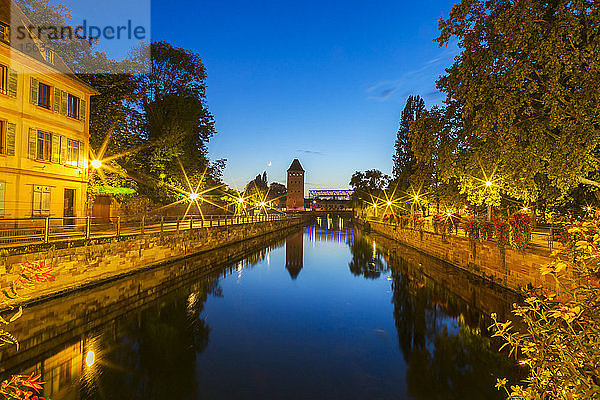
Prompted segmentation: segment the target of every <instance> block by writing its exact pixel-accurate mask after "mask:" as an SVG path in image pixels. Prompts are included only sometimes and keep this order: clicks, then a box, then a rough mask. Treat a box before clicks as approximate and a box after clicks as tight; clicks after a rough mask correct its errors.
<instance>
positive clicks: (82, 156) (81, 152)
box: [77, 142, 85, 168]
mask: <svg viewBox="0 0 600 400" xmlns="http://www.w3.org/2000/svg"><path fill="white" fill-rule="evenodd" d="M77 147H79V162H78V163H77V164H78V165H79V168H85V165H84V164H83V163H84V162H85V159H84V158H85V157H84V155H83V152H84V150H85V143H83V142H79V146H77Z"/></svg>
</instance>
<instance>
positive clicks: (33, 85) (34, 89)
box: [29, 77, 40, 104]
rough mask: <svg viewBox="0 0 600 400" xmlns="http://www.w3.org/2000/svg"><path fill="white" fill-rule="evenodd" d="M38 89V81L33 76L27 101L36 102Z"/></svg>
mask: <svg viewBox="0 0 600 400" xmlns="http://www.w3.org/2000/svg"><path fill="white" fill-rule="evenodd" d="M39 90H40V82H39V81H38V80H37V79H35V78H34V77H31V96H30V98H29V101H31V104H37V103H38V91H39Z"/></svg>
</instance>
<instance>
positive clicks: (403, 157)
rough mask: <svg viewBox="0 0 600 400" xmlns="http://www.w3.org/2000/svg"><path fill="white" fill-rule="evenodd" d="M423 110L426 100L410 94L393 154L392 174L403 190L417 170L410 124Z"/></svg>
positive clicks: (403, 111)
mask: <svg viewBox="0 0 600 400" xmlns="http://www.w3.org/2000/svg"><path fill="white" fill-rule="evenodd" d="M423 111H425V101H424V100H423V99H422V98H421V97H420V96H412V95H411V96H408V99H407V100H406V105H405V106H404V110H402V116H401V117H400V127H399V128H398V133H397V134H396V143H395V145H394V146H395V149H396V152H395V153H394V156H393V162H394V167H393V169H392V176H393V178H394V180H395V181H396V182H397V185H398V187H399V188H400V189H401V190H405V189H406V188H407V187H408V186H409V184H408V181H409V178H410V176H411V175H412V174H413V173H414V172H415V164H416V159H415V156H414V153H413V150H412V142H411V139H410V126H411V124H412V123H413V121H415V120H416V119H418V118H419V117H420V116H421V114H422V113H423Z"/></svg>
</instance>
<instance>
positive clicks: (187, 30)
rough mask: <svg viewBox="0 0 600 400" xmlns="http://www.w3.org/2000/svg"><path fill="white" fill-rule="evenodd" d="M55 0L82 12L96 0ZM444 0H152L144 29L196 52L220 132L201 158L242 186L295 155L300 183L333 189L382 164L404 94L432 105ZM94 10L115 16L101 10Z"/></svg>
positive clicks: (277, 171)
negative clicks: (223, 163)
mask: <svg viewBox="0 0 600 400" xmlns="http://www.w3.org/2000/svg"><path fill="white" fill-rule="evenodd" d="M113 1H114V0H113ZM63 2H64V3H66V4H67V5H69V6H70V7H71V8H73V9H78V10H79V9H81V10H83V11H81V12H82V13H86V12H90V11H89V8H88V7H91V5H88V4H94V3H95V4H100V3H102V4H105V3H103V2H89V3H88V2H87V1H86V2H83V1H81V0H64V1H63ZM140 2H142V0H132V1H130V2H128V1H125V2H121V3H120V4H124V3H128V5H127V6H126V8H125V10H126V11H121V12H120V13H119V14H120V16H121V17H122V16H125V15H124V14H126V13H129V14H128V15H130V16H132V17H133V18H135V17H136V11H135V10H136V9H140V8H139V7H140V4H139V3H140ZM136 3H138V4H137V5H136ZM142 3H143V2H142ZM453 4H454V1H452V0H431V1H427V0H426V1H422V2H421V1H389V0H388V1H377V0H375V1H368V2H367V1H356V0H349V1H314V0H305V1H302V2H299V1H298V2H291V1H222V0H198V1H181V0H171V1H159V0H155V1H152V19H151V21H152V38H153V39H154V40H166V41H168V42H170V43H172V44H173V45H174V46H177V47H184V48H186V49H189V50H192V51H195V52H197V53H199V54H200V56H201V57H202V59H203V61H204V64H205V66H206V69H207V72H208V80H207V99H208V105H209V108H210V111H211V112H212V114H213V115H214V117H215V120H216V128H217V131H218V133H217V135H216V136H214V137H213V138H212V139H211V141H210V143H209V151H210V158H211V159H212V160H216V159H218V158H227V169H226V170H225V181H226V182H227V183H228V184H229V185H231V186H232V187H234V188H243V186H244V185H245V184H246V183H247V182H248V181H249V180H250V179H252V178H253V177H254V176H256V175H257V174H258V173H262V171H265V170H266V171H267V174H268V178H269V182H272V181H278V182H282V183H285V171H286V170H287V168H288V166H289V165H290V163H291V161H292V160H293V159H294V158H298V159H300V162H301V163H302V166H303V167H304V169H305V170H306V171H307V173H306V182H307V185H306V186H307V189H317V188H337V189H343V188H347V187H348V186H349V185H348V182H349V180H350V176H351V175H352V173H354V171H356V170H365V169H372V168H376V169H380V170H381V171H383V172H385V173H388V174H389V173H391V167H392V161H391V159H392V154H393V145H394V139H395V134H396V131H397V128H398V122H399V118H400V113H401V111H402V108H403V107H404V103H405V101H406V97H407V96H408V95H409V94H420V95H421V96H422V97H424V98H425V101H426V104H427V106H428V107H430V106H431V105H433V104H436V103H440V102H441V100H442V97H441V96H440V94H439V93H437V92H436V89H435V80H436V78H437V77H438V76H439V75H440V74H441V73H443V71H444V68H447V67H448V66H450V64H451V63H452V59H453V57H454V56H455V55H456V47H455V46H451V47H444V48H438V46H437V44H436V43H434V42H433V39H434V38H435V37H437V34H438V30H437V23H438V19H439V18H440V16H448V13H449V12H450V10H451V9H452V5H453ZM136 7H137V8H136ZM121 10H123V9H121ZM93 12H94V13H95V14H96V15H98V13H106V14H107V18H111V21H112V20H113V19H115V20H118V19H119V17H117V16H116V15H115V14H114V11H109V10H108V9H106V8H104V10H102V9H98V8H96V9H94V10H93ZM141 14H143V13H141ZM108 15H109V16H110V17H108ZM117 22H118V21H117ZM117 22H115V23H117ZM109 54H110V52H109Z"/></svg>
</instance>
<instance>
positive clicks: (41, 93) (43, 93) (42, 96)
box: [38, 82, 50, 109]
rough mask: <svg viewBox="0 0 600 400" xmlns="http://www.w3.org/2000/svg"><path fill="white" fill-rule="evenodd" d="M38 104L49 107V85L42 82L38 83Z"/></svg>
mask: <svg viewBox="0 0 600 400" xmlns="http://www.w3.org/2000/svg"><path fill="white" fill-rule="evenodd" d="M38 106H40V107H44V108H47V109H50V86H48V85H46V84H45V83H42V82H40V84H39V90H38Z"/></svg>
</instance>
